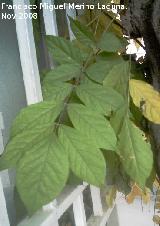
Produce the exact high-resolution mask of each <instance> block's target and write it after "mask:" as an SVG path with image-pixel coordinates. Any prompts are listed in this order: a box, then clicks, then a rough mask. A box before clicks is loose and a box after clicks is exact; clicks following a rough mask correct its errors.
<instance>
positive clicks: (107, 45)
mask: <svg viewBox="0 0 160 226" xmlns="http://www.w3.org/2000/svg"><path fill="white" fill-rule="evenodd" d="M125 44H126V43H125V42H123V41H122V40H121V39H120V38H118V37H117V36H116V35H115V34H114V33H112V32H105V33H104V34H103V35H102V38H101V39H100V41H99V44H98V47H99V48H100V49H102V50H103V51H107V52H117V51H118V50H121V49H122V48H124V47H125Z"/></svg>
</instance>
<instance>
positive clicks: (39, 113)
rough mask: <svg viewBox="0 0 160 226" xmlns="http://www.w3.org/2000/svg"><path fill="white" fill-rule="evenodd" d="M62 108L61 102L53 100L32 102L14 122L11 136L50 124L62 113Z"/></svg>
mask: <svg viewBox="0 0 160 226" xmlns="http://www.w3.org/2000/svg"><path fill="white" fill-rule="evenodd" d="M62 108H63V104H62V103H61V102H60V103H56V102H55V101H54V100H53V101H43V102H41V103H38V104H32V105H30V106H28V107H26V108H24V109H22V110H21V111H20V113H19V114H18V116H17V117H16V119H15V120H14V122H13V124H12V129H11V136H12V137H14V136H16V135H17V134H21V133H22V132H25V131H28V130H32V129H33V128H34V129H35V128H37V129H38V128H42V127H44V128H46V127H48V126H50V125H51V124H52V123H53V122H54V121H55V119H56V118H57V116H58V115H59V114H60V112H61V110H62Z"/></svg>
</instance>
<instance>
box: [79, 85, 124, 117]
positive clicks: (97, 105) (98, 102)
mask: <svg viewBox="0 0 160 226" xmlns="http://www.w3.org/2000/svg"><path fill="white" fill-rule="evenodd" d="M76 92H77V95H78V97H79V98H80V100H81V101H82V102H83V103H84V104H85V105H86V106H87V107H89V108H90V109H92V110H94V111H97V112H99V113H101V114H105V115H106V114H110V112H111V111H115V110H116V109H118V108H119V107H120V106H121V105H122V103H123V98H122V96H121V95H120V94H118V93H117V92H116V91H114V90H113V89H112V88H109V87H107V88H104V87H103V86H101V85H98V84H94V83H93V84H91V83H88V84H84V85H81V86H79V87H77V90H76Z"/></svg>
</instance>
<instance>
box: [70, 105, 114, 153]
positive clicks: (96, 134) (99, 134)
mask: <svg viewBox="0 0 160 226" xmlns="http://www.w3.org/2000/svg"><path fill="white" fill-rule="evenodd" d="M67 109H68V114H69V117H70V120H71V121H72V123H73V125H74V127H75V128H76V129H77V130H79V131H80V132H82V133H83V134H84V135H85V136H86V138H87V139H88V140H91V141H92V144H93V145H95V146H96V147H97V148H103V149H108V150H115V147H116V142H117V139H116V136H115V133H114V131H113V129H112V127H111V125H110V123H109V121H108V120H106V119H105V118H104V117H103V116H102V115H100V114H97V112H95V111H93V110H90V109H88V108H87V107H85V106H83V105H81V104H70V105H69V106H68V108H67Z"/></svg>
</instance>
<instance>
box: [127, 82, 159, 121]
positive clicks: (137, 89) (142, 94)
mask: <svg viewBox="0 0 160 226" xmlns="http://www.w3.org/2000/svg"><path fill="white" fill-rule="evenodd" d="M130 94H131V97H132V99H133V102H134V104H135V105H136V106H137V107H139V108H140V110H141V111H142V113H143V115H144V116H145V117H146V118H147V119H149V120H150V121H152V122H154V123H157V124H160V93H159V92H157V91H156V90H155V89H154V88H153V86H151V85H149V84H147V83H146V82H143V81H140V80H134V79H131V80H130Z"/></svg>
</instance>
